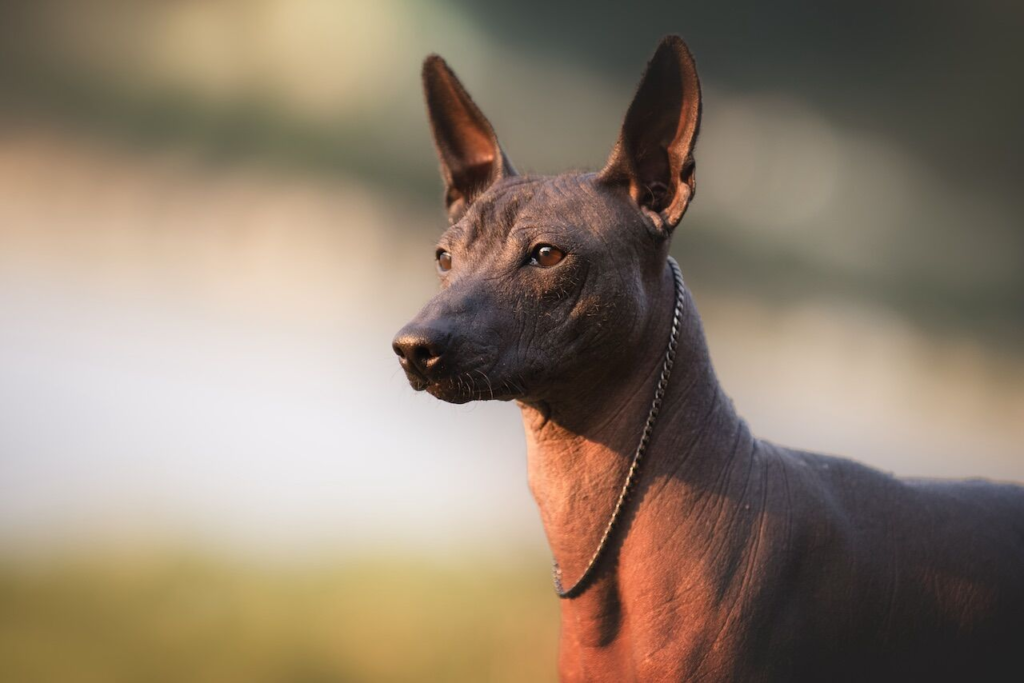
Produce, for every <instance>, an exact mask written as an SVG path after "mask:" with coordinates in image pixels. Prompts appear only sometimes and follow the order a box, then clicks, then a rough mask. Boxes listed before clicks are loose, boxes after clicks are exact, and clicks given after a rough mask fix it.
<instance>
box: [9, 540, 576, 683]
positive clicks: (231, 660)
mask: <svg viewBox="0 0 1024 683" xmlns="http://www.w3.org/2000/svg"><path fill="white" fill-rule="evenodd" d="M533 559H535V558H532V557H531V560H533ZM544 566H545V565H544V563H543V562H534V561H531V562H523V563H521V565H520V564H519V563H513V564H512V565H511V566H509V565H506V564H504V563H501V562H499V561H497V560H495V559H493V558H490V559H477V560H473V559H470V558H469V557H460V561H459V562H458V564H457V565H454V564H441V563H438V562H436V561H429V560H417V559H409V558H398V557H386V556H377V557H374V558H372V559H360V560H352V561H336V562H315V563H307V564H303V565H298V564H294V563H293V564H288V565H284V566H281V565H273V564H268V563H265V562H251V561H250V562H240V561H238V560H225V559H220V558H217V557H213V556H210V555H209V554H193V553H174V554H154V555H147V556H145V557H138V556H135V557H118V556H116V555H105V554H96V553H93V554H90V555H87V556H64V557H62V558H59V559H54V558H49V559H47V560H45V561H40V560H25V559H18V560H11V559H7V560H0V605H2V609H0V680H3V681H25V682H28V681H62V682H79V681H104V682H110V681H153V682H159V681H194V682H197V683H198V682H203V681H210V682H213V681H217V682H225V681H249V682H258V681H288V682H303V681H309V682H314V681H545V680H554V675H555V647H556V642H557V628H558V626H557V625H558V619H557V614H556V613H557V609H558V605H557V600H555V598H554V596H553V595H552V593H551V587H550V585H549V584H548V582H547V576H546V574H545V572H544V570H543V567H544Z"/></svg>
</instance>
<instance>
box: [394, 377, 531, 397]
mask: <svg viewBox="0 0 1024 683" xmlns="http://www.w3.org/2000/svg"><path fill="white" fill-rule="evenodd" d="M406 376H407V377H408V379H409V384H410V385H411V386H412V388H413V389H415V390H416V391H426V392H427V393H428V394H430V395H431V396H433V397H434V398H437V399H440V400H442V401H445V402H447V403H455V404H462V403H469V402H470V401H512V400H515V399H518V398H521V397H522V396H523V390H522V387H521V386H519V384H518V383H516V382H512V381H508V380H496V379H494V378H492V377H490V376H489V375H488V374H487V373H486V372H484V371H483V370H470V371H464V372H453V373H446V374H445V375H443V376H440V377H429V376H426V375H424V374H422V373H420V372H418V371H416V370H415V369H409V370H406Z"/></svg>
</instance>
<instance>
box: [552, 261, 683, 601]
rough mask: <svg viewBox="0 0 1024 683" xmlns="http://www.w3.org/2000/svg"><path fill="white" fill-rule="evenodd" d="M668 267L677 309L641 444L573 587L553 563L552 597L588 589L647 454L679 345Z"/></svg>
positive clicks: (679, 299) (678, 291)
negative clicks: (599, 537)
mask: <svg viewBox="0 0 1024 683" xmlns="http://www.w3.org/2000/svg"><path fill="white" fill-rule="evenodd" d="M668 264H669V266H671V267H672V275H673V277H674V279H675V301H676V307H675V312H674V314H673V315H672V332H671V333H670V334H669V338H668V349H667V350H666V351H665V362H664V364H663V365H662V366H661V377H660V378H659V379H658V386H657V388H656V389H655V390H654V400H653V401H652V402H651V409H650V411H649V412H648V413H647V421H646V422H645V423H644V428H643V431H642V432H641V433H640V443H639V444H637V447H636V453H634V454H633V462H632V463H631V464H630V466H629V471H628V472H627V473H626V481H625V483H624V484H623V485H622V490H621V491H620V492H619V499H618V500H617V501H615V508H614V509H613V510H612V516H611V519H609V520H608V524H607V526H605V528H604V533H603V534H601V540H600V541H599V542H598V544H597V550H595V551H594V554H593V555H592V556H591V557H590V562H588V563H587V567H586V569H584V570H583V574H581V575H580V578H579V579H577V581H576V583H574V584H573V585H571V586H570V587H569V588H568V589H566V588H563V587H562V569H561V567H559V566H558V560H554V561H553V562H552V569H551V574H552V578H553V579H554V582H555V593H557V594H558V597H560V598H575V597H576V596H578V595H579V594H580V593H582V592H583V590H584V589H585V588H586V587H587V583H588V582H589V581H590V579H591V578H592V576H593V574H594V570H595V569H596V567H597V563H598V561H599V560H600V559H601V555H602V554H603V553H604V550H605V548H606V547H607V545H608V539H609V538H611V535H612V531H614V529H615V526H616V525H617V524H618V522H619V516H620V515H621V514H622V509H623V507H625V503H626V499H627V498H628V497H629V494H630V493H631V491H632V489H633V487H634V486H635V485H636V476H637V474H636V473H637V470H638V469H639V466H640V461H641V460H642V459H643V457H644V453H645V452H646V451H647V444H649V443H650V441H651V434H652V433H653V432H654V423H655V422H656V421H657V419H658V413H659V412H660V411H661V403H662V401H663V400H664V398H665V391H666V390H667V389H668V380H669V378H670V377H671V376H672V365H673V364H675V361H676V346H677V345H678V344H679V327H680V324H681V323H682V319H683V274H682V272H680V270H679V264H678V263H676V260H675V259H674V258H672V257H671V256H669V257H668Z"/></svg>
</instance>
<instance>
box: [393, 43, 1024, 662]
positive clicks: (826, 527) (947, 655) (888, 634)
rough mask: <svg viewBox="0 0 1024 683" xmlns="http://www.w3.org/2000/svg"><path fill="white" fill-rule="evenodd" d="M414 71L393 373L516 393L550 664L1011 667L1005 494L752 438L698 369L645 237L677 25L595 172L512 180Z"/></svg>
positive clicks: (679, 119)
mask: <svg viewBox="0 0 1024 683" xmlns="http://www.w3.org/2000/svg"><path fill="white" fill-rule="evenodd" d="M423 84H424V90H425V95H426V102H427V109H428V112H429V118H430V126H431V130H432V132H433V138H434V142H435V146H436V149H437V152H438V156H439V158H440V167H441V175H442V177H443V179H444V185H445V196H444V201H445V205H446V207H447V211H448V217H449V220H450V223H451V225H450V227H449V228H448V229H447V231H446V232H445V233H444V235H443V236H442V238H441V240H440V242H439V245H438V247H437V253H436V260H437V269H438V272H439V275H440V292H439V293H438V294H437V295H436V296H434V298H433V299H431V300H430V302H429V303H427V304H426V306H425V307H424V308H423V309H422V311H420V313H419V314H418V315H417V316H416V317H415V318H414V319H413V320H412V321H411V322H410V323H409V324H407V325H406V326H405V327H403V328H402V330H401V331H400V332H399V333H398V335H397V336H396V337H395V340H394V344H393V348H394V351H395V353H396V354H397V355H398V357H399V361H400V363H401V365H402V367H403V369H404V370H405V372H406V374H407V376H408V379H409V382H410V383H411V384H412V386H413V388H415V389H417V390H425V391H427V392H428V393H430V394H431V395H433V396H435V397H437V398H439V399H442V400H445V401H449V402H452V403H462V402H466V401H473V400H504V401H516V402H517V403H518V405H519V407H520V408H521V411H522V416H523V422H524V426H525V429H526V435H527V457H528V473H529V483H530V488H531V491H532V493H533V495H534V497H535V499H536V501H537V504H538V506H539V508H540V513H541V518H542V521H543V523H544V528H545V532H546V534H547V537H548V542H549V544H550V547H551V550H552V553H553V555H554V557H555V559H556V571H555V584H556V590H557V591H558V593H559V595H560V596H562V597H563V598H564V599H563V600H562V601H561V607H562V610H561V636H560V638H561V640H560V647H559V673H560V676H561V679H562V680H564V681H615V682H622V681H882V680H893V681H896V680H901V681H921V680H958V681H966V680H970V681H993V680H1022V679H1024V666H1022V665H1021V664H1020V661H1021V658H1020V652H1021V650H1022V649H1024V488H1021V487H1019V486H1015V485H1010V484H997V483H989V482H986V481H981V480H970V481H963V482H941V481H926V480H912V479H898V478H895V477H892V476H890V475H888V474H884V473H882V472H879V471H876V470H874V469H871V468H868V467H866V466H863V465H860V464H858V463H855V462H853V461H850V460H844V459H840V458H835V457H828V456H823V455H815V454H811V453H806V452H802V451H798V450H791V449H787V448H783V447H780V446H777V445H775V444H772V443H769V442H766V441H763V440H760V439H757V438H756V437H754V436H753V435H752V434H751V432H750V430H749V429H748V427H747V425H746V423H745V422H744V421H743V420H742V419H741V418H740V417H739V416H738V415H737V414H736V411H735V410H734V408H733V405H732V403H731V402H730V400H729V399H728V397H727V396H726V394H725V393H724V392H723V390H722V388H721V386H720V385H719V382H718V379H717V378H716V376H715V372H714V369H713V368H712V365H711V362H710V359H709V355H708V349H707V345H706V342H705V337H704V333H703V330H702V327H701V322H700V318H699V316H698V314H697V310H696V307H695V306H694V303H693V300H692V298H691V296H690V294H689V292H688V290H687V289H686V288H685V286H684V285H683V282H682V278H681V276H679V275H678V271H677V270H676V266H675V262H674V261H671V259H670V258H669V256H668V251H669V243H670V240H671V237H672V233H673V231H674V229H675V228H676V226H677V225H678V224H679V222H680V220H681V219H682V218H683V215H684V214H685V212H686V209H687V207H688V206H689V205H690V202H691V201H692V200H693V198H694V193H695V190H696V182H695V163H694V157H693V150H694V145H695V142H696V140H697V136H698V132H699V129H700V120H701V90H700V81H699V79H698V76H697V69H696V66H695V63H694V60H693V57H692V56H691V54H690V51H689V50H688V48H687V47H686V45H685V43H684V42H683V41H682V40H681V39H680V38H678V37H676V36H670V37H667V38H665V39H664V40H663V41H662V42H661V43H660V44H659V46H658V48H657V50H656V52H655V54H654V56H653V58H652V59H651V61H650V62H649V64H648V65H647V68H646V71H645V72H644V75H643V77H642V79H641V81H640V85H639V87H638V89H637V92H636V95H635V96H634V99H633V101H632V103H631V104H630V106H629V108H628V110H627V113H626V116H625V120H624V122H623V124H622V128H621V132H620V134H619V138H618V141H617V142H616V143H615V145H614V147H613V148H612V151H611V155H610V157H609V159H608V162H607V164H606V165H605V167H604V168H603V169H602V170H601V171H600V172H598V173H567V174H562V175H557V176H553V177H539V176H530V175H519V174H518V173H517V172H516V170H515V168H514V167H513V165H512V163H511V162H510V160H509V158H508V156H507V155H506V154H505V152H504V151H503V150H502V148H501V146H500V145H499V143H498V139H497V136H496V135H495V132H494V129H493V128H492V126H491V124H490V123H489V122H488V120H487V119H486V118H485V117H484V115H483V114H482V113H481V111H480V109H479V108H478V107H477V105H476V104H475V103H474V102H473V100H472V99H471V98H470V96H469V95H468V93H467V92H466V90H465V88H464V87H463V86H462V84H461V83H460V82H459V80H458V79H457V78H456V76H455V75H454V73H453V72H452V71H451V69H450V68H449V67H448V66H447V64H446V63H445V62H444V61H443V60H442V59H441V58H440V57H438V56H430V57H428V58H427V59H426V61H425V63H424V65H423ZM563 582H564V583H563Z"/></svg>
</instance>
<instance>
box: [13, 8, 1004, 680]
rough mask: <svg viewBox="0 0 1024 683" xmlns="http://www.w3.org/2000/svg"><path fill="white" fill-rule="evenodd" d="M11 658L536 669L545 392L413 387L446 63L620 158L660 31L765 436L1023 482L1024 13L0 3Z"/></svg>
mask: <svg viewBox="0 0 1024 683" xmlns="http://www.w3.org/2000/svg"><path fill="white" fill-rule="evenodd" d="M0 13H2V14H0V679H3V680H5V681H6V680H9V681H79V680H81V681H141V680H145V681H401V680H418V681H424V680H443V681H456V680H467V681H485V680H487V681H524V680H529V681H543V680H552V679H553V678H554V671H555V668H554V667H555V664H554V662H555V647H556V638H557V611H558V605H557V600H556V599H555V597H554V595H553V594H552V590H551V587H550V583H549V574H548V566H549V565H548V557H547V550H546V546H545V542H544V537H543V532H542V530H541V528H540V524H539V521H538V517H537V513H536V511H535V508H534V505H533V501H532V499H531V497H530V495H529V492H528V490H527V486H526V475H525V457H524V444H523V437H522V433H521V425H520V421H519V414H518V410H517V409H516V408H515V406H513V405H508V404H495V405H492V404H479V405H470V406H462V407H453V406H449V405H446V404H442V403H440V402H437V401H435V400H433V399H431V398H430V397H428V396H425V395H420V394H415V393H414V392H412V390H411V389H409V387H408V386H407V384H406V381H405V379H404V376H403V375H402V373H401V372H400V371H399V369H398V365H397V363H396V362H395V359H394V357H393V354H392V352H391V350H390V339H391V336H392V335H393V333H394V332H395V331H396V330H397V329H398V328H399V327H400V326H401V325H402V324H403V323H404V322H405V321H406V320H407V319H408V318H409V317H410V316H411V315H412V314H413V313H414V312H415V311H416V310H418V308H419V307H420V306H421V305H422V303H423V302H424V301H426V299H427V298H428V297H429V296H430V295H431V293H432V292H433V291H434V288H435V286H436V283H435V275H434V264H433V247H434V243H435V240H436V239H437V237H438V236H439V235H440V233H441V232H442V230H443V229H444V227H445V218H444V214H443V211H442V208H441V202H440V196H441V187H440V181H439V178H438V176H437V170H436V161H435V157H434V152H433V149H432V146H431V143H430V139H429V135H428V128H427V124H426V120H425V117H424V113H423V107H422V103H421V94H420V87H419V81H418V78H419V65H420V61H421V59H422V58H423V57H424V56H425V55H426V54H427V53H429V52H439V53H441V54H443V55H444V56H445V57H446V58H447V59H448V60H449V62H450V63H451V64H452V66H453V67H454V68H455V70H456V71H457V72H458V73H459V75H460V76H461V77H462V79H463V80H464V82H465V83H466V85H467V87H468V88H469V90H470V91H471V92H472V93H473V95H474V97H475V98H476V100H477V102H478V103H479V104H480V105H481V107H482V108H483V110H484V111H485V112H486V113H487V115H488V116H489V117H490V119H491V120H492V122H493V123H494V125H495V127H496V128H497V130H498V133H499V136H500V137H501V139H502V141H503V143H504V146H505V148H506V150H507V151H508V152H509V154H510V156H511V157H512V159H513V160H514V161H515V163H516V165H517V166H518V167H519V168H520V169H521V170H522V169H526V170H530V171H534V172H538V173H554V172H558V171H560V170H564V169H566V168H591V169H593V168H597V167H599V166H600V165H601V164H602V163H603V161H604V159H605V157H606V155H607V153H608V151H609V150H610V148H611V145H612V143H613V141H614V140H615V138H616V135H617V132H618V128H619V124H620V122H621V118H622V115H623V114H624V112H625V108H626V106H627V104H628V102H629V99H630V97H631V95H632V92H633V88H634V86H635V84H636V82H637V79H638V78H639V75H640V73H641V70H642V67H643V65H644V63H645V61H646V59H647V58H648V57H649V55H650V54H651V53H652V51H653V49H654V46H655V43H656V41H657V39H658V38H660V37H661V35H663V34H665V33H668V32H677V33H679V34H681V35H682V36H684V38H685V39H686V40H687V41H688V43H689V44H690V47H691V49H692V50H693V52H694V53H695V55H696V58H697V61H698V63H699V66H700V68H701V76H702V79H703V83H704V88H705V102H704V125H703V134H702V137H701V140H700V143H699V145H698V149H697V161H698V165H697V168H698V176H699V179H700V181H699V184H700V192H699V194H698V197H697V200H696V202H695V204H694V206H693V207H692V209H691V210H690V212H689V213H688V215H687V218H686V220H685V221H684V223H683V225H682V227H681V228H680V229H679V231H678V232H677V236H676V239H675V243H674V245H673V252H674V254H675V255H676V256H677V257H678V258H679V260H680V262H681V263H682V266H683V271H684V273H685V275H686V278H687V281H688V283H689V286H690V288H691V290H692V291H693V292H694V295H695V297H696V299H697V302H698V305H699V306H700V308H701V311H702V314H703V316H704V319H705V324H706V327H707V331H708V334H709V337H710V343H711V348H712V354H713V357H714V360H715V362H716V365H717V368H718V370H719V373H720V376H721V379H722V381H723V383H724V384H725V386H726V389H727V390H728V391H729V393H730V394H731V395H732V396H733V398H734V399H735V401H736V403H737V404H738V407H739V409H740V411H741V413H743V414H744V415H745V416H746V417H747V418H748V419H749V421H750V423H751V424H752V426H753V428H754V430H755V432H756V433H758V434H759V435H761V436H763V437H766V438H769V439H771V440H775V441H779V442H783V443H785V444H787V445H792V446H799V447H803V448H808V449H815V450H820V451H825V452H830V453H839V454H844V455H848V456H851V457H855V458H857V459H860V460H863V461H865V462H868V463H870V464H873V465H876V466H878V467H881V468H883V469H885V470H888V471H893V472H896V473H898V474H907V475H925V476H970V475H982V476H987V477H992V478H997V479H1006V480H1017V481H1021V480H1024V449H1022V445H1024V346H1022V343H1024V224H1022V219H1024V193H1022V192H1021V189H1020V188H1021V187H1022V183H1024V165H1022V164H1021V159H1022V158H1024V129H1022V126H1021V110H1022V107H1024V46H1022V43H1021V41H1020V39H1019V36H1020V35H1021V32H1022V31H1024V6H1020V5H1014V4H1013V3H1006V2H1000V1H998V0H980V1H979V2H976V3H973V4H972V5H971V6H970V7H969V8H967V7H966V6H964V5H963V3H955V2H952V0H940V1H938V2H932V3H928V6H927V8H924V7H922V6H921V4H920V3H914V2H909V1H900V2H892V1H888V2H875V1H867V2H864V1H861V2H856V3H843V4H832V3H830V4H828V5H827V6H826V5H822V4H821V3H818V2H812V1H810V0H807V1H797V0H782V1H781V2H775V3H771V5H770V7H769V6H767V5H765V4H764V3H757V2H753V1H750V2H739V3H686V2H679V3H673V4H671V5H669V4H664V5H662V4H656V3H632V2H631V3H626V2H618V3H609V2H594V1H591V2H587V3H577V4H573V3H552V2H549V1H544V2H541V1H540V0H520V1H519V2H516V3H487V4H483V3H473V2H470V1H469V0H444V1H433V2H429V3H428V2H414V1H413V0H375V1H374V2H351V1H347V0H88V1H82V0H36V1H35V2H31V3H25V2H12V1H6V2H2V3H0Z"/></svg>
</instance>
